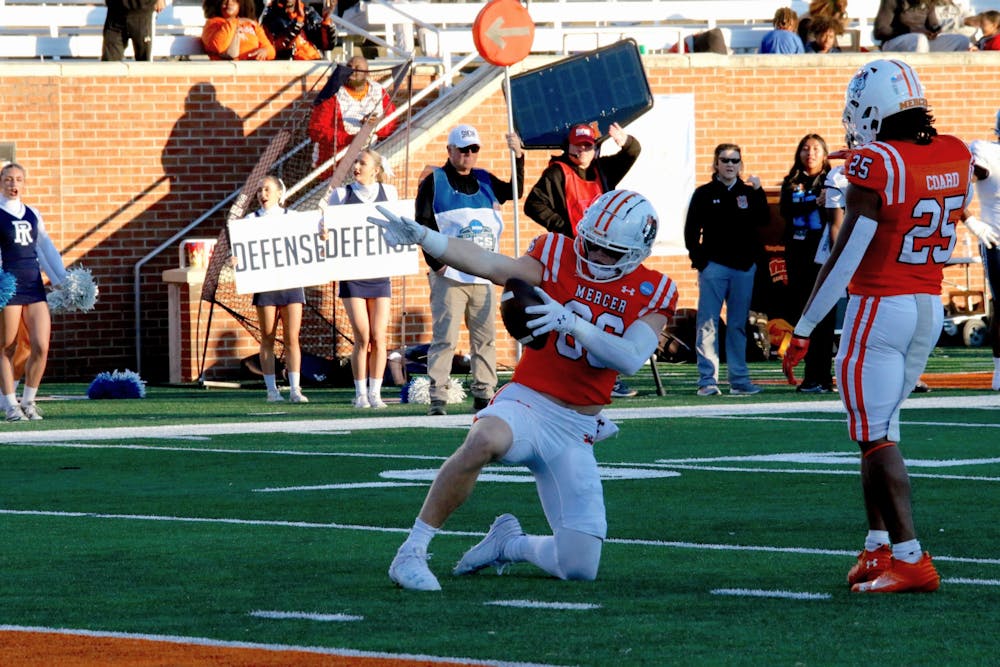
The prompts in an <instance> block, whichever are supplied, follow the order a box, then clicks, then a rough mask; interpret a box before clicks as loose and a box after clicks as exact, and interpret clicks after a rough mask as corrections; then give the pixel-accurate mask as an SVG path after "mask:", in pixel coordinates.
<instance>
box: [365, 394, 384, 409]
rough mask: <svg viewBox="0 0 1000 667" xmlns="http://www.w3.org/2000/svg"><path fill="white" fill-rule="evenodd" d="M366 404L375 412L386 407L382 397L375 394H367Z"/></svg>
mask: <svg viewBox="0 0 1000 667" xmlns="http://www.w3.org/2000/svg"><path fill="white" fill-rule="evenodd" d="M368 404H369V405H370V406H372V407H373V408H375V409H376V410H381V409H382V408H384V407H386V405H385V403H384V402H383V401H382V397H381V396H378V395H377V394H368Z"/></svg>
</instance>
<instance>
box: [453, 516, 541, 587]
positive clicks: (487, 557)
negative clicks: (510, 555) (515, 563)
mask: <svg viewBox="0 0 1000 667" xmlns="http://www.w3.org/2000/svg"><path fill="white" fill-rule="evenodd" d="M521 535H524V531H523V530H521V523H520V522H519V521H518V520H517V517H516V516H514V515H513V514H501V515H500V516H498V517H497V518H496V519H495V520H494V521H493V525H492V526H490V532H488V533H486V537H484V538H483V540H482V542H480V543H479V544H477V545H476V546H474V547H472V548H471V549H469V550H468V551H466V552H465V555H464V556H462V559H461V560H460V561H458V565H456V566H455V569H454V570H452V574H454V575H456V576H458V575H462V574H472V573H473V572H478V571H479V570H482V569H483V568H484V567H490V566H491V565H495V566H496V568H497V573H498V574H503V571H504V569H505V568H506V567H507V565H508V564H509V563H510V562H511V561H510V560H508V559H507V558H504V555H503V550H504V547H505V546H506V545H507V543H508V542H510V541H511V540H512V539H514V538H515V537H520V536H521Z"/></svg>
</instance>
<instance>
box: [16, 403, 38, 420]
mask: <svg viewBox="0 0 1000 667" xmlns="http://www.w3.org/2000/svg"><path fill="white" fill-rule="evenodd" d="M21 412H23V413H24V416H25V417H27V418H28V420H29V421H33V422H40V421H42V419H43V417H42V411H41V410H39V409H38V406H37V405H35V402H34V401H32V402H31V403H22V404H21Z"/></svg>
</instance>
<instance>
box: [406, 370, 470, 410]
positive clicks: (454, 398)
mask: <svg viewBox="0 0 1000 667" xmlns="http://www.w3.org/2000/svg"><path fill="white" fill-rule="evenodd" d="M399 398H400V400H401V401H402V402H403V403H423V404H424V405H430V402H431V381H430V380H429V379H428V378H427V377H425V376H423V375H421V376H419V377H415V378H413V379H412V380H410V381H409V382H408V383H406V384H405V385H403V388H402V390H400V393H399ZM445 400H446V401H447V402H448V403H461V402H462V401H464V400H465V389H464V388H463V387H462V383H461V382H459V381H458V380H456V379H455V378H448V395H447V398H446V399H445Z"/></svg>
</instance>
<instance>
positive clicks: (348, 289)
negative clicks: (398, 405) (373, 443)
mask: <svg viewBox="0 0 1000 667" xmlns="http://www.w3.org/2000/svg"><path fill="white" fill-rule="evenodd" d="M385 176H386V172H385V167H384V162H383V159H382V156H381V155H379V154H378V153H376V152H375V151H374V150H372V149H370V148H369V149H366V150H364V151H362V152H361V154H360V155H359V156H358V159H357V161H356V162H355V163H354V182H353V183H351V184H350V185H347V186H344V187H339V188H336V189H334V191H333V192H331V193H330V198H329V199H328V200H327V204H328V205H331V206H336V205H339V204H371V203H374V202H382V201H390V200H396V199H399V194H398V193H397V192H396V188H395V187H393V186H392V185H390V184H389V183H383V182H382V181H383V179H384V178H385ZM391 290H392V285H391V282H390V280H389V279H388V278H372V279H369V280H341V281H340V284H339V286H338V296H339V297H340V298H341V300H342V301H343V302H344V312H346V313H347V320H348V321H349V322H350V323H351V334H352V338H353V339H354V347H353V349H352V350H351V370H352V371H353V373H354V407H356V408H376V409H380V408H384V407H385V403H384V402H383V401H382V378H383V377H384V376H385V361H386V355H387V353H388V338H389V333H388V329H389V306H390V298H391V297H392V291H391Z"/></svg>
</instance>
